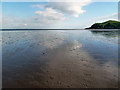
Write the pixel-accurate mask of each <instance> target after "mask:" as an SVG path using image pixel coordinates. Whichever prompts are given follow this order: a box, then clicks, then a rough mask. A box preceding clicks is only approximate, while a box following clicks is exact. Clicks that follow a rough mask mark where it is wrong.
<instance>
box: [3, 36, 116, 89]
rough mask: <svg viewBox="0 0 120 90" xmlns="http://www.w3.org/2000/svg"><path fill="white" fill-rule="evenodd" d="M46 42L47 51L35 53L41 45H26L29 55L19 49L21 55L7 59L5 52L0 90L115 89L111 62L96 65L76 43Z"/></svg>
mask: <svg viewBox="0 0 120 90" xmlns="http://www.w3.org/2000/svg"><path fill="white" fill-rule="evenodd" d="M54 35H55V34H54ZM54 35H53V36H54ZM51 37H52V36H51ZM47 38H49V35H48V36H47V37H46V40H45V39H44V41H45V42H44V46H46V47H49V48H45V49H44V50H41V49H40V50H39V49H38V48H37V50H36V49H35V48H36V45H37V47H39V46H41V45H42V43H41V41H39V42H36V43H34V44H30V45H29V48H28V49H29V50H30V48H32V49H31V50H32V51H31V52H32V53H29V52H30V51H28V49H27V50H26V51H25V50H24V48H23V52H24V53H23V52H22V53H23V54H21V55H20V56H19V55H17V54H13V53H12V52H11V53H12V54H10V55H13V58H12V57H11V58H10V57H9V55H7V54H8V52H7V53H6V52H5V53H6V54H5V56H6V57H3V60H4V62H3V88H118V67H117V66H116V64H115V63H113V61H111V60H110V61H107V62H105V63H103V64H100V63H99V62H98V61H97V60H96V59H95V58H94V57H93V56H91V55H90V54H89V53H88V52H87V51H86V50H84V49H83V48H82V47H84V44H83V43H80V42H78V41H77V40H72V41H71V42H67V43H65V42H64V44H61V43H62V42H63V40H64V39H63V38H60V37H55V39H53V40H47ZM18 42H19V41H18ZM18 42H17V43H18ZM49 42H50V43H49ZM58 42H59V43H58ZM13 43H14V42H13ZM46 43H47V44H46ZM56 44H59V46H56ZM60 44H61V45H60ZM20 45H21V44H20ZM12 46H14V45H12ZM17 49H18V51H19V50H20V51H22V49H19V48H18V47H17ZM4 50H5V49H4ZM19 54H20V53H19ZM16 55H17V56H16ZM16 57H17V58H16ZM19 57H21V58H20V59H19ZM6 58H7V59H6ZM8 58H9V60H12V61H11V62H10V61H9V60H8Z"/></svg>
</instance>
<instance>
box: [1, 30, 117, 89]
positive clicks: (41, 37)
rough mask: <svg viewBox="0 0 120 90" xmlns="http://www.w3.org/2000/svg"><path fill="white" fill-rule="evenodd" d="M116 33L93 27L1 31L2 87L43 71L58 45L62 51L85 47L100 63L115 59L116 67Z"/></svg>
mask: <svg viewBox="0 0 120 90" xmlns="http://www.w3.org/2000/svg"><path fill="white" fill-rule="evenodd" d="M117 34H118V33H117V32H116V31H115V32H102V33H101V32H91V31H90V30H67V31H65V30H56V31H55V30H46V31H44V30H40V31H39V30H36V31H33V30H32V31H2V62H3V63H2V66H3V86H4V85H6V84H7V85H8V81H9V82H10V81H11V80H12V79H13V78H15V77H16V78H17V77H18V76H19V75H21V76H25V75H26V74H28V73H29V74H32V73H35V72H38V71H39V72H41V73H42V71H41V69H40V68H42V66H46V65H47V63H48V62H50V61H51V60H52V58H47V57H52V56H54V55H55V53H57V50H58V49H59V47H63V49H62V50H61V53H64V50H71V51H72V50H76V49H77V50H79V49H82V50H84V51H86V52H87V53H88V54H89V55H90V56H91V57H93V58H94V59H95V60H96V61H97V62H98V64H99V65H101V66H102V65H104V64H105V63H107V62H112V64H114V65H115V66H116V67H117V66H118V35H117ZM58 52H59V51H58ZM10 77H11V78H10ZM18 82H19V79H18ZM19 83H20V82H19ZM8 86H9V85H8ZM4 87H5V86H4Z"/></svg>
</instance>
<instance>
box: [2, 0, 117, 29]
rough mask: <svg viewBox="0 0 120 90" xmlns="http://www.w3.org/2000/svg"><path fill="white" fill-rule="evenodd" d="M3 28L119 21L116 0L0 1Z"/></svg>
mask: <svg viewBox="0 0 120 90" xmlns="http://www.w3.org/2000/svg"><path fill="white" fill-rule="evenodd" d="M0 16H2V21H0V23H2V27H0V28H2V29H83V28H87V27H90V26H91V25H92V24H94V23H99V22H104V21H107V20H118V3H117V2H92V1H91V0H84V1H83V0H81V1H80V2H50V0H49V1H47V2H3V3H2V13H0Z"/></svg>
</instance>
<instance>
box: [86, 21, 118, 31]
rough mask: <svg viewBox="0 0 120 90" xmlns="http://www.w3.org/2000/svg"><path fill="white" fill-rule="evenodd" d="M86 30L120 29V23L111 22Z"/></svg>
mask: <svg viewBox="0 0 120 90" xmlns="http://www.w3.org/2000/svg"><path fill="white" fill-rule="evenodd" d="M86 29H120V22H119V21H114V20H109V21H106V22H103V23H95V24H93V25H92V26H91V27H89V28H86Z"/></svg>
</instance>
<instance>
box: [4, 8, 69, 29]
mask: <svg viewBox="0 0 120 90" xmlns="http://www.w3.org/2000/svg"><path fill="white" fill-rule="evenodd" d="M35 14H36V15H34V16H32V17H30V18H26V19H21V18H19V17H17V18H16V17H13V16H5V15H4V17H3V22H2V23H3V25H2V26H3V28H10V29H11V28H15V29H16V28H19V29H26V28H29V29H39V28H41V29H42V28H46V29H48V28H53V27H54V28H56V27H58V26H59V25H60V23H62V22H63V21H64V20H66V19H67V18H66V17H64V14H62V13H60V12H57V11H56V10H54V9H52V8H47V9H46V10H44V11H36V12H35Z"/></svg>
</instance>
